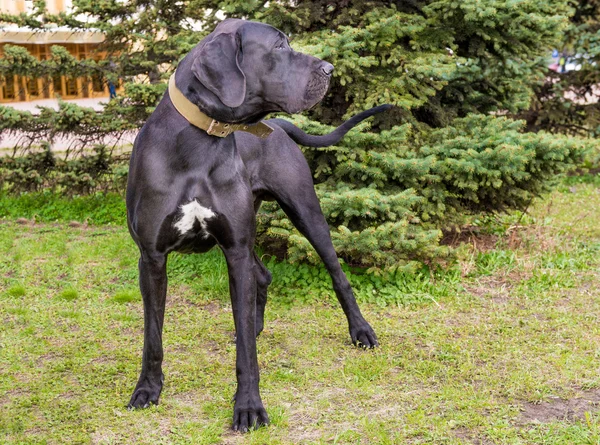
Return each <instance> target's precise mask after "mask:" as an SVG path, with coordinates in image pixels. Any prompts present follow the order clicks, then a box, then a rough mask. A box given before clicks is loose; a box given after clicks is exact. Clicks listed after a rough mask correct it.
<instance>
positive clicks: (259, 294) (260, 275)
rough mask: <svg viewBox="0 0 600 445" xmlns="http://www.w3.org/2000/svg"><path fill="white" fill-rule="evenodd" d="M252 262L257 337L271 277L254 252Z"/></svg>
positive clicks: (263, 316)
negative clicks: (254, 276)
mask: <svg viewBox="0 0 600 445" xmlns="http://www.w3.org/2000/svg"><path fill="white" fill-rule="evenodd" d="M254 262H255V275H256V336H257V337H258V336H259V335H260V333H261V332H262V330H263V328H264V326H265V306H266V304H267V288H268V287H269V284H271V281H272V280H273V277H272V275H271V272H269V269H267V268H266V267H265V265H264V264H263V262H262V261H261V260H260V258H259V257H258V255H257V254H256V253H254Z"/></svg>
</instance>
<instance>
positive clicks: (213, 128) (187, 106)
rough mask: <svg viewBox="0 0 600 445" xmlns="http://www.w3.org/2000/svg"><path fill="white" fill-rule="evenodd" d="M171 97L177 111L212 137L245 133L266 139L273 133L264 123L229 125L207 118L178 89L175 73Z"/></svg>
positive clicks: (170, 84) (171, 79)
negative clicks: (236, 132) (239, 132)
mask: <svg viewBox="0 0 600 445" xmlns="http://www.w3.org/2000/svg"><path fill="white" fill-rule="evenodd" d="M169 97H170V98H171V102H173V105H174V106H175V108H176V109H177V111H179V113H180V114H181V115H182V116H183V117H185V118H186V119H187V121H188V122H189V123H190V124H192V125H195V126H196V127H198V128H201V129H202V130H204V131H206V132H207V133H208V134H210V135H211V136H217V137H220V138H224V137H226V136H229V135H230V134H231V133H233V132H234V131H245V132H247V133H251V134H253V135H255V136H258V137H259V138H261V139H264V138H266V137H267V136H269V135H270V134H271V133H272V132H273V128H271V127H269V126H268V125H267V124H265V123H264V122H259V123H257V124H228V123H226V122H219V121H216V120H214V119H213V118H212V117H209V116H207V115H206V114H204V113H203V112H202V111H200V109H199V108H198V107H197V106H196V105H195V104H194V103H192V102H191V101H190V100H189V99H188V98H187V97H185V96H184V95H183V93H182V92H181V91H180V90H179V88H177V85H175V73H173V75H172V76H171V78H170V79H169Z"/></svg>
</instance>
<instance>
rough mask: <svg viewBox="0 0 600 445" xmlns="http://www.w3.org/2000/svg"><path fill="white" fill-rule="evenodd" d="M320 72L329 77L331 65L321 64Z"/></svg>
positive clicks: (331, 69)
mask: <svg viewBox="0 0 600 445" xmlns="http://www.w3.org/2000/svg"><path fill="white" fill-rule="evenodd" d="M321 72H322V73H323V74H325V75H326V76H331V73H333V65H332V64H331V63H327V62H323V64H322V65H321Z"/></svg>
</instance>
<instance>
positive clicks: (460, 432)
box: [454, 427, 494, 445]
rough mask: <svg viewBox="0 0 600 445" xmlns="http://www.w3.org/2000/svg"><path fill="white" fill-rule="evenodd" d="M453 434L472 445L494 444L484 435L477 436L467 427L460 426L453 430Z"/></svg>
mask: <svg viewBox="0 0 600 445" xmlns="http://www.w3.org/2000/svg"><path fill="white" fill-rule="evenodd" d="M454 435H455V436H456V437H458V438H459V439H460V440H461V441H463V442H465V443H469V444H472V445H494V442H492V441H491V440H489V439H486V438H485V437H477V434H476V433H475V432H473V431H471V430H470V429H468V428H465V427H460V428H456V429H455V430H454Z"/></svg>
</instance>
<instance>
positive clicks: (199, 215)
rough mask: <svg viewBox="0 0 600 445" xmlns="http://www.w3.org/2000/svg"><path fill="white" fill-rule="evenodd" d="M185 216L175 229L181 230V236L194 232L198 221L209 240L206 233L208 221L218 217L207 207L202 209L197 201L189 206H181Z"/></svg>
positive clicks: (188, 204) (176, 224) (189, 203)
mask: <svg viewBox="0 0 600 445" xmlns="http://www.w3.org/2000/svg"><path fill="white" fill-rule="evenodd" d="M180 209H181V212H182V213H183V216H182V217H181V219H180V220H179V221H177V222H176V223H175V224H173V225H174V226H175V228H176V229H177V230H179V234H181V235H184V234H185V233H187V232H189V231H190V230H192V228H193V227H194V223H195V222H196V220H198V222H199V223H200V227H202V231H204V232H205V234H204V238H208V233H206V221H207V220H209V219H211V218H214V217H215V216H216V214H215V212H213V211H212V210H211V209H209V208H207V207H202V206H201V205H200V204H198V202H197V201H191V202H188V203H187V204H183V205H181V206H180Z"/></svg>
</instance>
